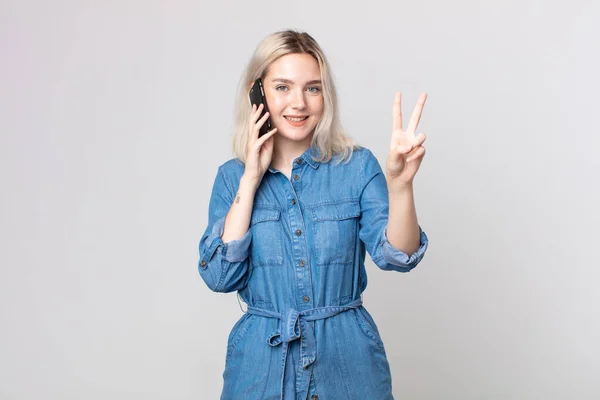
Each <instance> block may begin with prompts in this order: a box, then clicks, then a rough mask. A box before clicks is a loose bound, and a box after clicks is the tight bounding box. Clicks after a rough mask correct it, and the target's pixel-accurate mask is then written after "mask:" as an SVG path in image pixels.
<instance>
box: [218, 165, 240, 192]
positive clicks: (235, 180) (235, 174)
mask: <svg viewBox="0 0 600 400" xmlns="http://www.w3.org/2000/svg"><path fill="white" fill-rule="evenodd" d="M244 169H245V166H244V164H243V163H242V162H241V161H240V160H239V159H238V158H232V159H230V160H227V161H225V162H224V163H222V164H221V165H219V167H218V170H217V179H223V181H224V182H225V185H226V186H227V188H228V189H229V190H230V191H231V192H232V193H235V192H237V190H238V186H239V184H240V178H241V177H242V175H243V174H244Z"/></svg>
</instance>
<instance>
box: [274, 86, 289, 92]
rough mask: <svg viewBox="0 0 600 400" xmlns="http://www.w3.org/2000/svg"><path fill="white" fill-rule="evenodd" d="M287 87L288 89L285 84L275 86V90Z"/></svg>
mask: <svg viewBox="0 0 600 400" xmlns="http://www.w3.org/2000/svg"><path fill="white" fill-rule="evenodd" d="M285 89H287V86H285V85H279V86H277V87H276V88H275V90H279V91H281V90H285Z"/></svg>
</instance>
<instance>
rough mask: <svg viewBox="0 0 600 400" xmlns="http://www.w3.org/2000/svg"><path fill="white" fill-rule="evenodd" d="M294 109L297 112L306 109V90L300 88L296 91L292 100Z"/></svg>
mask: <svg viewBox="0 0 600 400" xmlns="http://www.w3.org/2000/svg"><path fill="white" fill-rule="evenodd" d="M291 103H292V104H291V105H292V108H294V109H297V110H303V109H305V108H306V102H305V101H304V90H303V89H302V88H298V89H296V90H295V91H294V94H293V98H292V102H291Z"/></svg>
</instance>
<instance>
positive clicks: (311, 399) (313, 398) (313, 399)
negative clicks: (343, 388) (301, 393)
mask: <svg viewBox="0 0 600 400" xmlns="http://www.w3.org/2000/svg"><path fill="white" fill-rule="evenodd" d="M310 400H319V396H317V395H316V394H313V395H312V396H310Z"/></svg>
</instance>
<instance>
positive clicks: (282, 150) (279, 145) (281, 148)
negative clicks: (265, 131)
mask: <svg viewBox="0 0 600 400" xmlns="http://www.w3.org/2000/svg"><path fill="white" fill-rule="evenodd" d="M277 139H279V140H277ZM310 142H311V137H308V138H307V140H304V141H302V142H296V141H293V140H286V139H282V138H277V136H275V143H274V147H273V157H272V159H271V166H272V167H273V168H275V169H279V170H284V169H285V168H288V167H289V166H291V165H292V164H293V163H294V160H295V159H296V158H298V157H300V156H301V155H302V154H304V152H305V151H306V150H307V149H308V148H309V147H310Z"/></svg>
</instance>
